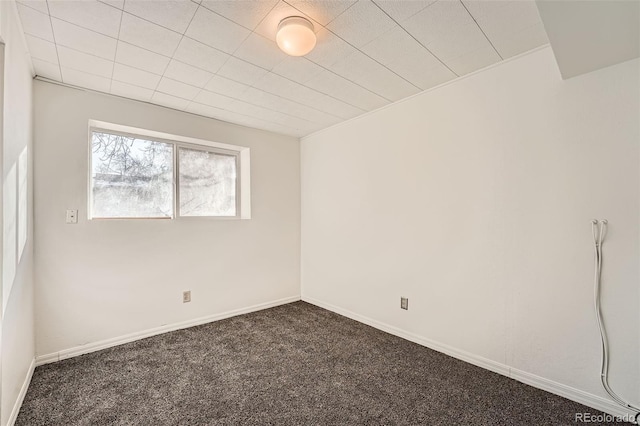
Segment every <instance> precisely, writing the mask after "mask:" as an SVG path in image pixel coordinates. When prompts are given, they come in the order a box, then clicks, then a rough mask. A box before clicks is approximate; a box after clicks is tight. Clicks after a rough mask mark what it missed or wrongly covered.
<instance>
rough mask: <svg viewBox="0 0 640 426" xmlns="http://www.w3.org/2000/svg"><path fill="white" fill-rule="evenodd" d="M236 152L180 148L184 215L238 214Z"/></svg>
mask: <svg viewBox="0 0 640 426" xmlns="http://www.w3.org/2000/svg"><path fill="white" fill-rule="evenodd" d="M236 161H237V160H236V156H235V155H229V154H221V153H216V152H211V151H202V150H198V149H191V148H180V149H179V167H178V168H179V170H180V174H179V177H178V182H179V184H180V189H179V191H178V192H179V194H180V215H181V216H235V215H236V201H237V200H236Z"/></svg>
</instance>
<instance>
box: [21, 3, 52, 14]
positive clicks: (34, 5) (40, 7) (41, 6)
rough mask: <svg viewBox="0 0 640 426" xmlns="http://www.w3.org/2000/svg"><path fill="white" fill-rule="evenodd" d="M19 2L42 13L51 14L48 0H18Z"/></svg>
mask: <svg viewBox="0 0 640 426" xmlns="http://www.w3.org/2000/svg"><path fill="white" fill-rule="evenodd" d="M17 3H22V4H23V5H25V6H27V7H30V8H32V9H35V10H37V11H38V12H40V13H44V14H45V15H48V14H49V6H47V0H17Z"/></svg>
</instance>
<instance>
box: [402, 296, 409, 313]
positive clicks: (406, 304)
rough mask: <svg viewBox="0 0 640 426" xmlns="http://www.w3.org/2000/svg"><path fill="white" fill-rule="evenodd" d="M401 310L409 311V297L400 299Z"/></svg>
mask: <svg viewBox="0 0 640 426" xmlns="http://www.w3.org/2000/svg"><path fill="white" fill-rule="evenodd" d="M400 309H404V310H405V311H408V310H409V298H407V297H401V298H400Z"/></svg>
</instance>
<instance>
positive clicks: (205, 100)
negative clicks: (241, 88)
mask: <svg viewBox="0 0 640 426" xmlns="http://www.w3.org/2000/svg"><path fill="white" fill-rule="evenodd" d="M193 101H194V102H197V103H199V104H204V105H208V106H212V107H216V108H226V107H228V106H229V105H231V104H232V103H233V102H234V101H235V99H233V98H230V97H228V96H224V95H221V94H219V93H213V92H209V91H207V90H201V91H200V93H198V95H197V96H196V97H195V98H194V99H193Z"/></svg>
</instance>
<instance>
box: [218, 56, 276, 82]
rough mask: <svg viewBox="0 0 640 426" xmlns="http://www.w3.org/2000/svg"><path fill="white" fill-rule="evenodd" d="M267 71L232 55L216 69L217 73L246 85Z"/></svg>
mask: <svg viewBox="0 0 640 426" xmlns="http://www.w3.org/2000/svg"><path fill="white" fill-rule="evenodd" d="M267 73H268V71H267V70H265V69H263V68H260V67H257V66H255V65H252V64H250V63H248V62H246V61H243V60H242V59H238V58H234V57H231V58H229V60H228V61H227V63H226V64H224V65H223V66H222V68H220V70H219V71H218V75H221V76H223V77H227V78H229V79H231V80H234V81H237V82H240V83H243V84H248V85H252V84H253V83H254V82H255V81H257V80H259V79H260V78H262V77H263V76H264V75H265V74H267Z"/></svg>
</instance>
